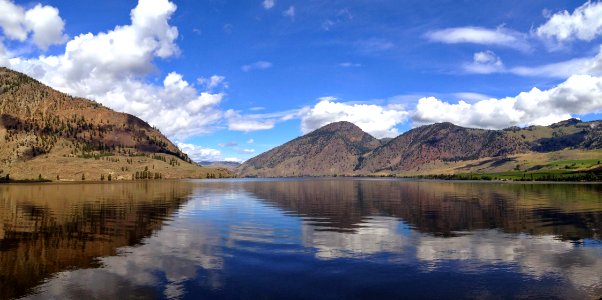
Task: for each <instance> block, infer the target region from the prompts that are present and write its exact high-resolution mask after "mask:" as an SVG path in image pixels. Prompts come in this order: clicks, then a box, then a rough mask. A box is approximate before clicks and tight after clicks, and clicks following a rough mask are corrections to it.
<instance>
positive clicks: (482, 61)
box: [464, 51, 504, 74]
mask: <svg viewBox="0 0 602 300" xmlns="http://www.w3.org/2000/svg"><path fill="white" fill-rule="evenodd" d="M464 70H465V71H467V72H469V73H477V74H490V73H495V72H501V71H503V70H504V63H503V62H502V59H501V58H499V56H497V55H496V54H495V53H494V52H493V51H481V52H477V53H475V54H474V55H473V61H472V63H469V64H465V65H464Z"/></svg>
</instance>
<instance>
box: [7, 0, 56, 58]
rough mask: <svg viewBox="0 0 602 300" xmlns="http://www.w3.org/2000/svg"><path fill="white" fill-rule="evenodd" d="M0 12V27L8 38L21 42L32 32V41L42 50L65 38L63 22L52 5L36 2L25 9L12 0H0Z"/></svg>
mask: <svg viewBox="0 0 602 300" xmlns="http://www.w3.org/2000/svg"><path fill="white" fill-rule="evenodd" d="M0 12H2V13H0V28H2V32H3V33H4V35H5V37H6V38H8V39H13V40H18V41H21V42H23V41H25V40H27V38H28V36H29V34H30V33H32V41H33V43H34V44H35V45H36V46H37V47H38V48H40V49H42V50H46V49H48V47H49V46H51V45H56V44H62V43H64V42H65V41H66V39H67V36H66V35H65V34H64V33H63V30H64V28H65V22H64V21H63V19H62V18H61V17H60V16H59V10H58V9H56V8H54V7H52V6H48V5H41V4H37V5H36V6H34V7H33V8H31V9H29V10H27V11H26V10H25V9H24V8H22V7H21V6H18V5H16V4H14V3H13V2H12V1H9V0H0Z"/></svg>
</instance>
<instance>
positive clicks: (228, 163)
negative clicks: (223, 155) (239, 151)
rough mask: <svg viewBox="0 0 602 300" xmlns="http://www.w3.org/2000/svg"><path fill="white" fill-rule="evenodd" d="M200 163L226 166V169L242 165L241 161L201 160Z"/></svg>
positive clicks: (215, 166) (206, 165) (202, 164)
mask: <svg viewBox="0 0 602 300" xmlns="http://www.w3.org/2000/svg"><path fill="white" fill-rule="evenodd" d="M199 164H200V165H201V166H203V167H214V168H217V167H219V168H226V169H230V170H234V169H236V168H238V167H240V165H241V164H240V163H239V162H235V161H201V162H199Z"/></svg>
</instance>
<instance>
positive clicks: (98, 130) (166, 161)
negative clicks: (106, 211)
mask: <svg viewBox="0 0 602 300" xmlns="http://www.w3.org/2000/svg"><path fill="white" fill-rule="evenodd" d="M0 145H1V147H0V176H5V175H6V174H10V175H11V177H12V178H14V179H32V178H38V177H39V176H40V175H41V176H42V177H44V178H48V179H56V178H57V176H58V178H63V179H76V178H81V177H85V176H86V173H89V174H90V175H91V177H89V178H90V179H95V180H97V179H99V178H100V174H105V173H106V175H107V176H108V174H112V175H113V176H112V178H115V179H117V178H118V177H121V178H123V179H125V178H131V177H132V175H134V176H135V174H134V173H135V172H136V171H139V172H143V171H145V169H147V170H146V171H147V172H153V173H160V172H159V169H160V171H161V172H163V173H165V174H166V175H168V176H169V177H188V176H193V177H198V176H200V175H199V174H206V173H207V172H206V170H201V169H200V168H199V167H198V166H196V165H194V164H191V160H190V159H189V158H188V156H187V155H186V154H184V153H183V152H182V151H180V150H179V149H178V148H177V147H176V146H175V145H174V144H173V143H172V142H171V141H169V140H168V139H167V138H166V137H165V136H163V135H162V134H161V133H160V132H159V131H158V130H156V129H154V128H152V127H151V126H150V125H148V124H147V123H146V122H144V121H142V120H140V119H139V118H137V117H134V116H132V115H129V114H124V113H118V112H114V111H112V110H110V109H108V108H106V107H103V106H102V105H100V104H99V103H96V102H94V101H90V100H87V99H83V98H75V97H71V96H69V95H66V94H64V93H61V92H58V91H55V90H53V89H51V88H49V87H47V86H45V85H43V84H41V83H40V82H38V81H36V80H34V79H32V78H30V77H28V76H26V75H24V74H21V73H18V72H14V71H11V70H9V69H6V68H0ZM133 157H136V159H134V158H133ZM93 161H96V162H99V161H103V163H102V164H100V165H99V164H94V163H92V162H93ZM149 162H152V164H148V163H149ZM153 165H161V168H157V169H155V170H154V169H152V168H153ZM163 167H167V168H163ZM149 169H150V170H149ZM178 169H181V171H179V170H178ZM153 170H154V171H153ZM185 170H186V171H185ZM201 171H202V172H201ZM186 172H190V173H189V175H186ZM195 172H198V174H195ZM222 173H224V172H222ZM224 174H225V173H224ZM115 175H117V176H115ZM152 176H153V177H154V174H153V175H152ZM96 177H98V178H96Z"/></svg>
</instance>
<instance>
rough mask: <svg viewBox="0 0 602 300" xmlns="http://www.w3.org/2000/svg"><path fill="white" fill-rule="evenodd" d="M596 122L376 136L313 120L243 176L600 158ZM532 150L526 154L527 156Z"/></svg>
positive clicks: (249, 164) (461, 168)
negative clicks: (305, 131)
mask: <svg viewBox="0 0 602 300" xmlns="http://www.w3.org/2000/svg"><path fill="white" fill-rule="evenodd" d="M599 149H602V122H601V121H593V122H581V121H579V120H577V119H570V120H566V121H563V122H559V123H556V124H553V125H550V126H530V127H527V128H518V127H512V128H507V129H504V130H485V129H473V128H464V127H460V126H456V125H454V124H451V123H437V124H433V125H426V126H421V127H418V128H415V129H412V130H410V131H408V132H406V133H404V134H402V135H400V136H398V137H396V138H394V139H390V140H389V139H383V140H377V139H376V138H374V137H372V136H370V135H369V134H367V133H365V132H363V131H362V130H361V129H360V128H359V127H357V126H356V125H354V124H352V123H349V122H336V123H332V124H329V125H326V126H324V127H322V128H319V129H317V130H315V131H313V132H310V133H308V134H306V135H304V136H301V137H299V138H296V139H294V140H292V141H290V142H288V143H286V144H284V145H281V146H279V147H276V148H274V149H272V150H270V151H267V152H265V153H262V154H260V155H258V156H256V157H254V158H252V159H249V160H247V161H246V162H245V163H243V164H242V165H241V166H240V167H239V168H238V173H239V175H240V176H243V177H290V176H332V175H374V174H381V175H382V174H385V175H386V174H397V175H412V174H429V173H456V172H472V171H484V172H501V171H509V170H513V169H514V170H519V169H521V165H522V168H523V169H524V168H525V167H529V168H537V167H538V166H539V165H537V164H536V163H541V164H543V165H541V166H539V167H542V168H543V167H546V166H547V165H549V164H550V162H551V161H554V160H562V159H565V160H566V159H574V158H581V159H590V160H595V159H596V158H598V159H602V152H601V151H600V150H599ZM530 156H532V157H530Z"/></svg>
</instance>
